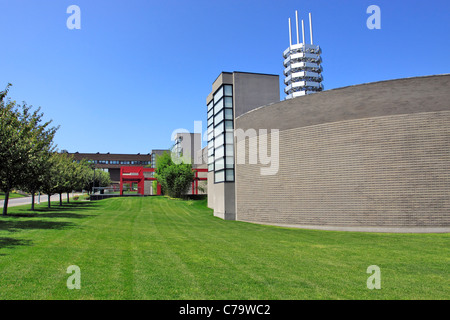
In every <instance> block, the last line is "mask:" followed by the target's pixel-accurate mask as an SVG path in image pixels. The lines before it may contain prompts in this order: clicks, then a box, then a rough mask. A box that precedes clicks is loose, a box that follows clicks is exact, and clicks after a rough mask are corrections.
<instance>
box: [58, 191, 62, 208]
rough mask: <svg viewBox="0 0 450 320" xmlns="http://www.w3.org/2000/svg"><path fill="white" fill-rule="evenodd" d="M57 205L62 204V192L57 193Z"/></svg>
mask: <svg viewBox="0 0 450 320" xmlns="http://www.w3.org/2000/svg"><path fill="white" fill-rule="evenodd" d="M59 205H60V206H62V192H60V193H59Z"/></svg>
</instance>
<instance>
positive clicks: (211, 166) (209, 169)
mask: <svg viewBox="0 0 450 320" xmlns="http://www.w3.org/2000/svg"><path fill="white" fill-rule="evenodd" d="M208 171H214V163H211V164H208Z"/></svg>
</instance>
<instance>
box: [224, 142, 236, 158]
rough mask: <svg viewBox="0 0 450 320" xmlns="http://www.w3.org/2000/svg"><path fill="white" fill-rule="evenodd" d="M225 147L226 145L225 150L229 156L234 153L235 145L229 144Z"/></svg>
mask: <svg viewBox="0 0 450 320" xmlns="http://www.w3.org/2000/svg"><path fill="white" fill-rule="evenodd" d="M225 147H226V149H225V152H226V154H227V156H233V155H234V148H233V145H232V144H231V145H230V144H227V145H226V146H225Z"/></svg>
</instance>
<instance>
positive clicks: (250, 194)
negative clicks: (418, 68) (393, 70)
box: [236, 75, 450, 232]
mask: <svg viewBox="0 0 450 320" xmlns="http://www.w3.org/2000/svg"><path fill="white" fill-rule="evenodd" d="M449 88H450V75H441V76H430V77H420V78H410V79H399V80H392V81H385V82H378V83H372V84H363V85H359V86H352V87H347V88H341V89H336V90H330V91H325V92H322V93H317V94H313V95H309V96H305V97H300V98H296V99H292V100H287V101H284V102H281V103H276V104H273V105H270V106H265V107H262V108H259V109H257V110H254V111H251V112H248V113H246V114H244V115H242V116H240V117H239V118H237V119H236V128H242V129H244V130H247V129H249V128H254V129H260V128H263V129H280V138H279V142H280V143H279V168H278V172H277V173H276V174H275V175H272V176H262V175H261V173H260V169H261V167H264V165H261V164H254V165H250V164H248V162H247V163H246V164H237V165H236V212H237V220H243V221H251V222H258V223H267V224H276V225H290V226H303V227H308V228H318V229H323V228H325V229H327V228H328V229H335V230H336V229H337V230H339V229H341V230H344V229H345V230H362V231H371V230H372V231H383V230H384V231H386V230H388V231H389V230H391V231H393V232H402V230H408V231H409V232H411V230H412V231H414V230H415V231H417V232H420V231H425V232H426V231H427V230H429V231H430V232H435V231H446V232H449V231H450V197H449V195H450V103H449V102H450V90H448V89H449ZM253 139H256V138H253ZM247 140H248V139H247ZM249 142H250V141H247V143H248V145H247V151H251V150H248V148H249V146H250V145H252V144H249ZM254 151H255V152H256V150H254Z"/></svg>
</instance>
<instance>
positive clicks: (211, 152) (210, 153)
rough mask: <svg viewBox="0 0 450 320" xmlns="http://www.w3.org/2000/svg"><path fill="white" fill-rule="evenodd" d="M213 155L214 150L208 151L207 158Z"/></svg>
mask: <svg viewBox="0 0 450 320" xmlns="http://www.w3.org/2000/svg"><path fill="white" fill-rule="evenodd" d="M212 155H214V148H211V149H208V157H210V156H212Z"/></svg>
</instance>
